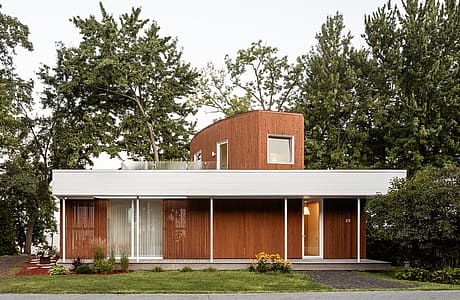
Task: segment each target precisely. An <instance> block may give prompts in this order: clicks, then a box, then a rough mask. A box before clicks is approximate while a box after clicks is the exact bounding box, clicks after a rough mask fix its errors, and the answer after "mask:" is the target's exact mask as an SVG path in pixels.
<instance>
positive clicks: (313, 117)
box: [294, 13, 374, 169]
mask: <svg viewBox="0 0 460 300" xmlns="http://www.w3.org/2000/svg"><path fill="white" fill-rule="evenodd" d="M344 30H345V25H344V23H343V17H342V15H341V14H339V13H337V14H336V15H335V16H332V17H328V18H327V21H326V23H325V24H323V25H322V27H321V31H320V32H319V33H318V34H317V35H316V39H317V41H318V44H317V45H316V47H315V48H314V49H312V50H311V51H310V53H309V54H308V55H304V56H301V57H299V58H298V59H297V71H298V77H299V79H298V85H297V87H296V90H297V92H296V103H295V107H294V111H295V112H299V113H302V114H303V115H304V118H305V166H306V168H309V169H320V168H323V169H330V168H362V167H369V166H370V165H372V153H371V151H370V148H369V145H368V143H369V139H370V137H369V135H370V132H369V130H370V128H371V127H372V119H371V118H372V117H371V113H372V111H373V106H374V104H373V99H372V96H371V94H370V90H369V88H368V87H367V85H366V82H367V78H366V76H367V72H369V69H370V66H369V63H368V59H367V54H366V52H365V51H363V50H356V49H354V48H353V47H352V45H351V41H352V38H353V37H352V35H351V34H350V33H349V32H348V33H345V32H344Z"/></svg>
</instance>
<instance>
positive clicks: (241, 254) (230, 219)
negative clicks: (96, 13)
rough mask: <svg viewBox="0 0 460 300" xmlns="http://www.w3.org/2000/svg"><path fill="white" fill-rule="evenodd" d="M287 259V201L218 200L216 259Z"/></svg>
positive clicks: (215, 236)
mask: <svg viewBox="0 0 460 300" xmlns="http://www.w3.org/2000/svg"><path fill="white" fill-rule="evenodd" d="M262 251H265V252H269V253H279V254H280V255H281V256H284V200H282V199H279V200H278V199H276V200H273V199H270V200H254V199H251V200H243V199H238V200H221V199H219V200H214V257H215V258H253V257H255V255H256V254H257V253H259V252H262Z"/></svg>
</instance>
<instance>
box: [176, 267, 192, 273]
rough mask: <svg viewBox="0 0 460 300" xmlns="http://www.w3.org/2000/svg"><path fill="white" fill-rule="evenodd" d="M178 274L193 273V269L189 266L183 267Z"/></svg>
mask: <svg viewBox="0 0 460 300" xmlns="http://www.w3.org/2000/svg"><path fill="white" fill-rule="evenodd" d="M179 272H193V269H192V268H190V267H189V266H185V267H183V268H182V269H180V270H179Z"/></svg>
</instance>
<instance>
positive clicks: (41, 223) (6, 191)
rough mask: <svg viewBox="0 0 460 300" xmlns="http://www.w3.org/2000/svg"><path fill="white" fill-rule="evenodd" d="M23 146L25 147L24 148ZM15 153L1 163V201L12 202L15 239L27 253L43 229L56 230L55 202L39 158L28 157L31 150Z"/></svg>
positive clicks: (37, 243) (45, 170) (36, 243)
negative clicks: (32, 159)
mask: <svg viewBox="0 0 460 300" xmlns="http://www.w3.org/2000/svg"><path fill="white" fill-rule="evenodd" d="M23 150H24V149H23ZM21 154H24V156H25V158H24V157H23V156H14V157H11V158H10V159H9V160H7V161H6V162H5V163H3V164H1V165H0V170H2V171H3V173H1V174H0V193H1V194H2V197H4V198H3V199H4V200H2V201H7V202H9V203H12V204H14V211H13V217H14V224H15V230H16V233H15V236H16V242H17V244H18V245H19V247H20V248H21V249H25V250H24V251H25V252H26V253H29V254H30V249H31V245H32V244H35V245H39V244H42V243H43V242H45V239H44V233H45V231H47V230H51V231H54V230H55V226H56V225H55V220H54V216H53V213H54V211H55V203H54V200H53V198H52V197H51V191H50V189H49V184H48V180H49V178H48V173H47V168H46V167H45V166H44V164H43V163H42V162H40V161H30V160H29V159H28V158H27V156H29V155H30V152H28V151H27V150H24V152H23V153H21Z"/></svg>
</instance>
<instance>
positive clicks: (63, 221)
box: [61, 198, 67, 263]
mask: <svg viewBox="0 0 460 300" xmlns="http://www.w3.org/2000/svg"><path fill="white" fill-rule="evenodd" d="M66 199H67V198H64V199H62V207H61V209H62V211H61V213H62V219H61V223H62V233H61V238H62V262H64V263H65V254H66V253H65V230H66V228H65V201H66Z"/></svg>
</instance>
